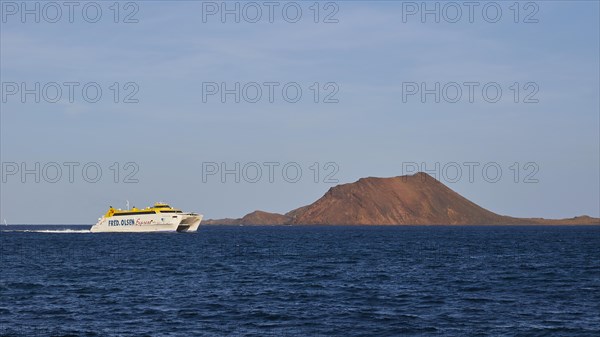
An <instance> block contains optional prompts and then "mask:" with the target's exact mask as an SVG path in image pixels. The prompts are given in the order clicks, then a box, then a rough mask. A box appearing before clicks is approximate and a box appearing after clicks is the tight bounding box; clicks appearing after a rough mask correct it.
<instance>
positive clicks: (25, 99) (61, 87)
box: [0, 81, 140, 104]
mask: <svg viewBox="0 0 600 337" xmlns="http://www.w3.org/2000/svg"><path fill="white" fill-rule="evenodd" d="M1 91H2V92H1V93H0V95H1V96H2V103H9V102H19V103H58V102H62V103H67V102H68V103H76V102H77V103H80V102H84V103H98V102H100V101H103V100H105V101H109V102H112V103H125V104H132V103H134V104H135V103H139V101H140V100H139V98H138V93H139V91H140V86H139V84H137V83H136V82H131V81H129V82H112V83H110V84H101V83H98V82H94V81H90V82H77V81H70V82H2V90H1Z"/></svg>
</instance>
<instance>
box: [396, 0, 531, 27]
mask: <svg viewBox="0 0 600 337" xmlns="http://www.w3.org/2000/svg"><path fill="white" fill-rule="evenodd" d="M401 11H402V14H401V15H402V23H411V22H415V23H479V22H481V23H489V24H494V23H501V22H509V23H517V24H534V23H539V22H540V19H539V14H540V5H539V4H538V3H537V2H533V1H498V2H494V1H419V2H416V1H402V9H401Z"/></svg>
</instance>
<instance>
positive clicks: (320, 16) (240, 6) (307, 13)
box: [202, 1, 340, 24]
mask: <svg viewBox="0 0 600 337" xmlns="http://www.w3.org/2000/svg"><path fill="white" fill-rule="evenodd" d="M339 12H340V6H339V4H338V3H337V2H333V1H327V2H323V1H314V2H310V1H308V2H306V1H298V2H294V1H218V2H216V1H203V2H202V23H278V22H282V23H291V24H294V23H298V22H301V21H307V22H312V23H324V24H332V23H338V22H339V18H338V14H339Z"/></svg>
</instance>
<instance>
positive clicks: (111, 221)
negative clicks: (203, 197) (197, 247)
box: [90, 213, 202, 233]
mask: <svg viewBox="0 0 600 337" xmlns="http://www.w3.org/2000/svg"><path fill="white" fill-rule="evenodd" d="M201 221H202V214H194V213H178V214H166V213H164V214H160V213H156V214H143V215H130V216H112V217H102V218H100V219H99V220H98V222H97V223H96V224H95V225H94V226H92V228H91V229H90V231H91V232H92V233H145V232H195V231H197V230H198V227H199V226H200V222H201Z"/></svg>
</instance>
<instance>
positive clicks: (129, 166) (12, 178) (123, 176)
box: [2, 161, 140, 184]
mask: <svg viewBox="0 0 600 337" xmlns="http://www.w3.org/2000/svg"><path fill="white" fill-rule="evenodd" d="M139 171H140V166H139V165H138V164H137V163H136V162H126V163H119V162H113V163H110V164H106V165H102V164H100V163H98V162H93V161H92V162H79V161H67V162H61V163H59V162H54V161H51V162H10V161H6V162H2V183H3V184H6V183H9V182H19V183H22V184H28V183H35V184H39V183H49V184H56V183H70V184H72V183H75V182H84V183H89V184H95V183H99V182H102V181H106V182H112V183H115V184H118V183H125V184H137V183H139V179H138V177H137V174H138V173H139ZM105 174H106V176H105Z"/></svg>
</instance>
